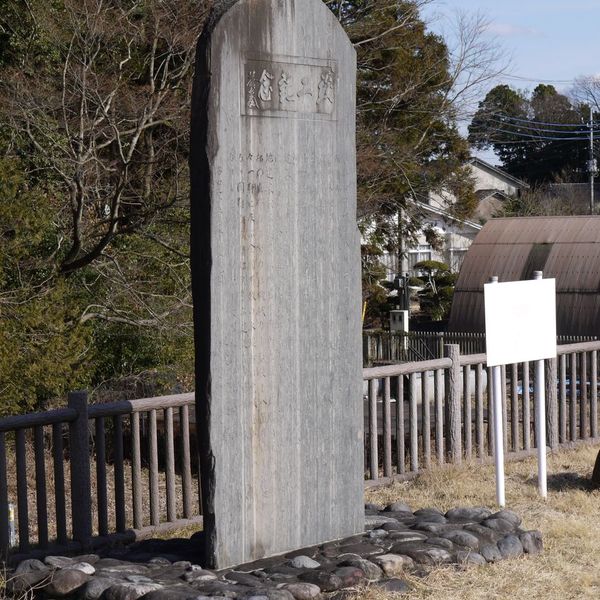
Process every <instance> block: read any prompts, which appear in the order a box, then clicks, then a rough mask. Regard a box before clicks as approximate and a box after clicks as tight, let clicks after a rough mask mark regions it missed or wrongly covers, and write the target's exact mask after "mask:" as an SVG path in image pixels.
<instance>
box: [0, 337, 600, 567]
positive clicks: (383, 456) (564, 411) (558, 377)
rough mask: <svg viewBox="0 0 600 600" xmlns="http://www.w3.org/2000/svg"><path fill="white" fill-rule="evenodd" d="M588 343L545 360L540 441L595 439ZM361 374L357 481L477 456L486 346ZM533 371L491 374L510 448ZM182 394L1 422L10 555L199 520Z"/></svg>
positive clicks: (524, 426)
mask: <svg viewBox="0 0 600 600" xmlns="http://www.w3.org/2000/svg"><path fill="white" fill-rule="evenodd" d="M598 351H600V342H587V343H578V344H571V345H563V346H559V348H558V357H557V359H552V360H548V361H546V402H547V407H548V413H547V419H548V423H547V432H548V439H547V443H548V444H549V446H550V447H551V448H558V447H559V446H561V445H568V444H570V443H571V442H574V441H578V440H588V441H594V442H597V441H599V439H598ZM444 352H445V357H443V358H440V359H435V360H429V361H420V362H411V363H403V364H398V365H387V366H381V367H374V368H368V369H364V370H363V378H364V381H365V392H366V393H365V397H364V399H363V400H364V406H365V432H366V435H365V479H366V480H367V481H366V484H367V485H375V484H381V483H386V482H389V481H392V480H394V479H406V478H407V477H411V476H414V475H415V474H416V473H418V472H419V471H420V470H422V469H427V468H429V467H430V466H431V465H433V464H434V463H437V464H443V463H460V462H461V461H463V460H486V459H488V458H489V457H490V456H491V455H492V454H493V447H494V443H495V440H494V439H493V435H492V429H491V428H490V427H489V420H488V414H490V413H491V411H490V410H489V397H490V394H489V393H488V391H489V386H490V383H491V377H489V372H488V369H487V368H486V367H485V355H484V354H469V355H461V353H460V347H459V346H458V345H457V344H447V345H445V347H444ZM532 370H533V367H532V366H531V367H530V365H529V364H527V363H524V364H517V365H510V366H508V367H506V368H504V369H503V386H502V387H503V416H504V439H503V440H502V443H503V444H504V445H505V449H506V451H507V455H508V457H510V456H511V455H512V456H519V455H523V454H525V455H526V454H527V453H530V452H532V451H533V448H535V446H536V444H537V440H535V439H534V432H535V427H534V425H535V418H534V410H533V397H534V393H535V390H534V389H533V387H532V386H533V382H534V377H533V375H532ZM193 403H194V394H193V393H190V394H179V395H174V396H162V397H158V398H146V399H140V400H132V401H123V402H115V403H108V404H88V402H87V396H86V394H85V393H84V392H74V393H72V394H70V395H69V401H68V406H67V407H66V408H61V409H56V410H51V411H47V412H44V413H36V414H29V415H22V416H14V417H8V418H5V419H0V549H2V550H3V551H7V550H8V549H9V547H10V539H9V533H8V528H7V527H6V523H8V521H9V503H13V502H15V499H16V502H15V503H16V514H17V523H16V525H17V527H16V530H17V544H16V547H14V548H11V549H10V550H11V552H12V558H13V560H17V558H22V557H23V556H25V555H27V556H35V555H36V554H48V553H50V552H52V553H64V552H76V551H79V550H84V549H88V548H94V547H97V546H101V545H103V544H106V543H107V542H109V541H110V540H111V539H115V538H117V539H122V540H125V541H128V540H134V539H138V538H140V537H144V536H147V535H150V534H152V533H154V532H156V530H157V529H160V528H179V527H182V526H185V525H189V524H191V523H199V522H201V516H200V515H201V512H202V511H201V507H200V506H199V503H198V498H199V494H198V487H197V486H198V467H197V464H198V463H197V454H196V448H195V446H196V444H195V426H194V425H195V421H194V412H193Z"/></svg>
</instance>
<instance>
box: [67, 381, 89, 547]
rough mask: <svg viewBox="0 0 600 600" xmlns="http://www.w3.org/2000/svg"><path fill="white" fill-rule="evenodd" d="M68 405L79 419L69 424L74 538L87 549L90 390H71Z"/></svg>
mask: <svg viewBox="0 0 600 600" xmlns="http://www.w3.org/2000/svg"><path fill="white" fill-rule="evenodd" d="M69 408H73V409H75V410H76V411H77V418H76V419H75V420H74V421H72V422H71V423H70V424H69V446H70V447H69V451H70V452H69V454H70V456H71V507H72V515H73V539H74V540H75V541H77V542H80V543H81V544H82V546H83V547H84V548H85V547H87V546H88V544H89V540H90V538H91V536H92V494H91V489H90V485H91V482H90V438H89V431H88V403H87V392H82V391H80V392H71V393H70V394H69Z"/></svg>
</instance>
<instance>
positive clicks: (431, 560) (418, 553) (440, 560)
mask: <svg viewBox="0 0 600 600" xmlns="http://www.w3.org/2000/svg"><path fill="white" fill-rule="evenodd" d="M404 553H405V554H406V556H409V557H410V558H412V559H413V560H414V561H415V562H416V563H417V564H420V565H439V564H444V563H449V562H452V555H451V554H450V552H448V551H447V550H445V549H444V548H436V547H435V546H429V547H426V546H422V547H419V548H415V549H412V548H409V549H405V550H404Z"/></svg>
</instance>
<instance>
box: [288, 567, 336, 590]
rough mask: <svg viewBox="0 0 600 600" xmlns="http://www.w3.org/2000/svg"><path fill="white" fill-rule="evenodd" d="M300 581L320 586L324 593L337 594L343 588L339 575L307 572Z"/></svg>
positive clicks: (300, 577)
mask: <svg viewBox="0 0 600 600" xmlns="http://www.w3.org/2000/svg"><path fill="white" fill-rule="evenodd" d="M298 579H300V580H301V581H305V582H306V583H313V584H314V585H318V586H319V587H320V588H321V589H322V590H323V591H324V592H335V590H339V589H340V588H341V587H342V580H341V579H340V578H339V577H338V576H337V575H334V574H333V573H326V572H323V571H307V572H306V573H302V574H301V575H300V576H299V577H298Z"/></svg>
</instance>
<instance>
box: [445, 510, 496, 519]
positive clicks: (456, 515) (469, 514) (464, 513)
mask: <svg viewBox="0 0 600 600" xmlns="http://www.w3.org/2000/svg"><path fill="white" fill-rule="evenodd" d="M491 514H492V511H491V510H490V509H489V508H483V507H467V508H452V509H450V510H449V511H448V512H447V513H446V518H447V519H450V520H451V521H483V519H487V518H488V517H489V516H490V515H491Z"/></svg>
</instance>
